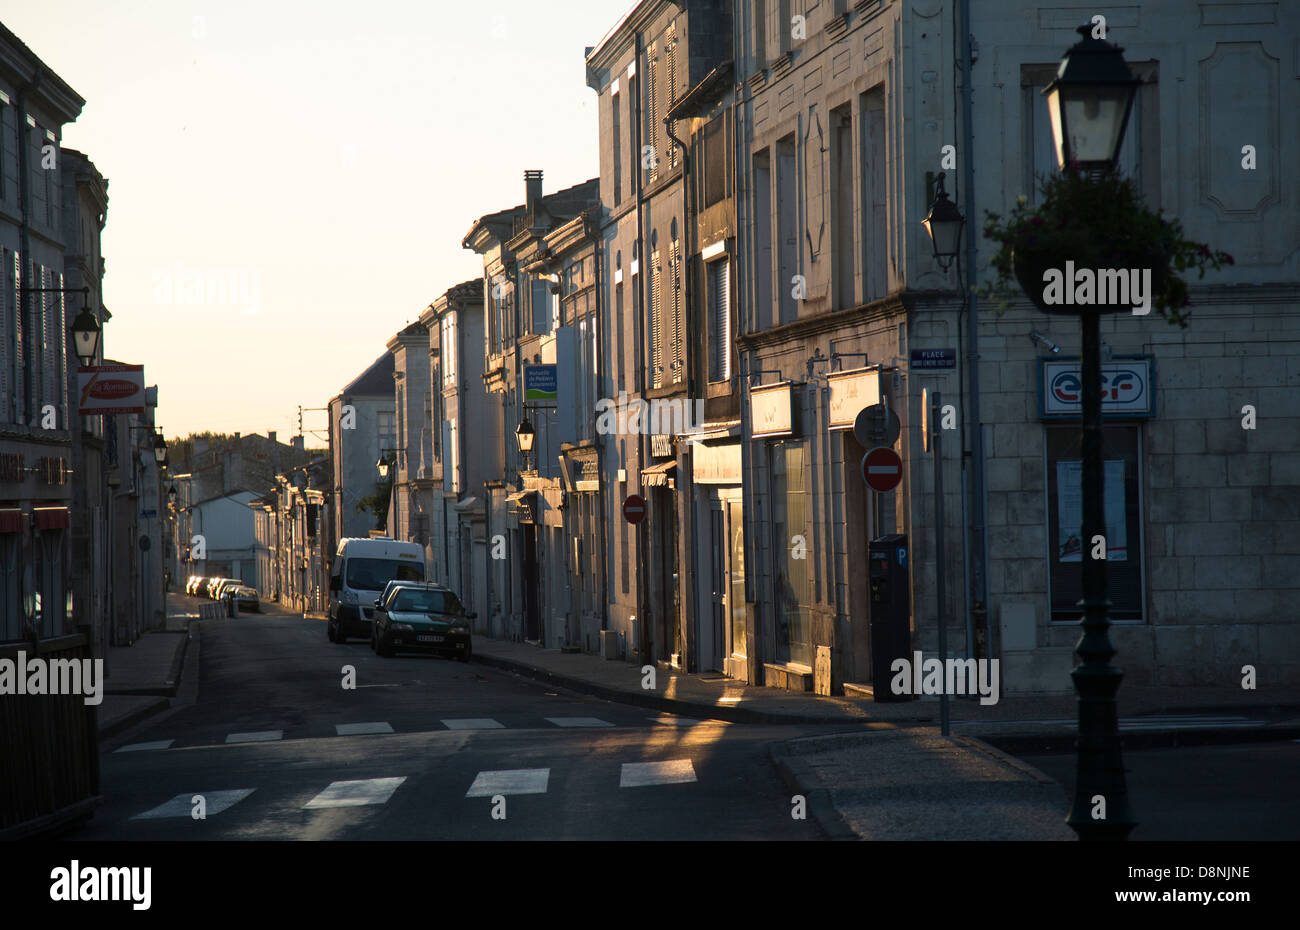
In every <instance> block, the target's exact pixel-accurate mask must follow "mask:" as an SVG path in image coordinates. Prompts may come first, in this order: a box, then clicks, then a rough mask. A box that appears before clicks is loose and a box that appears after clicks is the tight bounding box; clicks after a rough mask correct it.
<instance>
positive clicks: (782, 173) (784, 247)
mask: <svg viewBox="0 0 1300 930" xmlns="http://www.w3.org/2000/svg"><path fill="white" fill-rule="evenodd" d="M776 154H777V162H776V235H777V243H776V245H777V259H778V270H777V281H776V286H777V292H776V293H777V299H778V302H779V303H778V305H779V307H780V320H779V322H781V323H792V322H794V321H795V320H796V319H798V316H799V305H798V304H797V303H796V302H795V297H794V283H793V279H794V276H795V275H796V274H797V273H798V271H799V228H798V226H799V212H798V207H799V194H798V178H797V177H796V176H795V172H796V169H797V167H798V164H797V162H796V158H795V143H794V136H786V137H785V138H784V139H781V140H780V141H778V142H777V144H776Z"/></svg>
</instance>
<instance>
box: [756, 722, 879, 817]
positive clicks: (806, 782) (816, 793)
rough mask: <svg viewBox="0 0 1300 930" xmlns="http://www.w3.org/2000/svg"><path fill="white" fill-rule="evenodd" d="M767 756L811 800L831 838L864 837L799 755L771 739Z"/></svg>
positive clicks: (795, 789) (794, 788) (810, 806)
mask: <svg viewBox="0 0 1300 930" xmlns="http://www.w3.org/2000/svg"><path fill="white" fill-rule="evenodd" d="M767 755H768V758H769V759H771V760H772V765H773V766H775V767H776V771H777V774H778V775H779V776H780V777H781V781H782V782H783V783H784V784H785V786H786V788H787V789H789V790H790V791H793V792H794V793H795V794H802V795H803V796H804V798H805V799H806V800H807V802H808V810H809V811H810V812H811V813H812V815H813V819H814V820H816V821H817V825H818V826H819V827H821V829H822V832H823V833H825V834H826V838H827V839H828V840H855V841H856V840H861V839H862V837H860V836H858V834H857V833H855V832H853V829H852V828H851V827H850V826H849V825H848V823H847V821H845V820H844V817H843V816H842V815H841V814H840V812H839V810H838V809H837V808H836V807H835V803H834V801H832V800H831V793H830V792H829V791H828V790H826V789H825V788H823V787H821V780H820V779H819V778H818V777H817V773H816V772H814V771H813V770H812V766H810V765H809V764H808V763H807V762H804V761H803V760H802V759H799V758H796V756H795V755H794V754H792V753H791V752H790V749H789V747H788V746H787V745H786V744H785V743H768V746H767Z"/></svg>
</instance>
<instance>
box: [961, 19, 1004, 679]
mask: <svg viewBox="0 0 1300 930" xmlns="http://www.w3.org/2000/svg"><path fill="white" fill-rule="evenodd" d="M958 10H959V12H960V25H959V27H958V32H959V34H960V35H961V41H962V70H963V74H962V95H961V109H962V150H963V151H964V152H965V155H966V157H965V158H964V159H963V160H962V187H963V188H964V190H963V191H962V200H963V202H964V209H965V213H966V222H967V224H968V225H969V224H970V223H972V222H973V221H974V217H975V159H974V152H975V127H974V125H973V123H972V115H971V111H972V107H973V100H974V93H975V88H974V81H973V77H972V74H971V68H972V64H973V62H972V55H973V49H972V42H971V33H970V0H960V3H959V5H958ZM965 270H966V280H965V286H966V312H967V316H968V318H969V321H970V343H969V347H970V348H969V351H968V352H967V355H966V370H967V375H968V377H969V378H970V421H971V484H972V486H973V487H972V493H971V495H970V504H971V527H970V537H969V545H970V551H971V575H972V581H973V583H974V591H973V592H971V593H968V596H969V597H970V598H971V603H970V607H969V611H968V614H967V620H966V628H967V631H968V632H969V633H973V632H974V631H975V630H978V629H979V628H980V627H983V629H984V630H985V636H986V640H985V645H984V655H985V656H993V655H994V654H995V653H994V650H993V636H992V630H991V629H990V627H989V624H988V559H987V557H986V553H987V551H988V527H987V526H986V525H985V508H986V503H987V493H988V492H987V489H986V487H985V483H984V425H983V423H982V421H981V419H980V369H979V358H980V356H979V303H978V300H977V299H976V296H975V236H974V235H973V233H972V232H970V231H967V234H966V269H965ZM968 591H969V589H968ZM968 648H972V647H970V645H969V642H968ZM976 651H977V650H976Z"/></svg>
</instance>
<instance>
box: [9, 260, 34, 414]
mask: <svg viewBox="0 0 1300 930" xmlns="http://www.w3.org/2000/svg"><path fill="white" fill-rule="evenodd" d="M6 264H7V267H6V269H5V271H6V273H7V275H8V276H9V278H10V280H11V281H12V282H13V290H12V291H11V292H10V293H11V294H12V295H13V304H12V305H13V308H14V383H13V392H14V422H15V423H23V422H25V417H26V416H27V377H26V376H27V373H26V370H25V369H24V367H23V366H24V365H25V363H26V351H27V347H26V345H25V341H26V339H27V338H28V335H27V334H28V332H29V331H30V330H29V326H28V323H27V302H26V301H24V300H23V293H22V290H21V288H22V284H23V261H22V256H21V255H19V254H18V253H17V252H10V253H9V261H8V262H7V263H6Z"/></svg>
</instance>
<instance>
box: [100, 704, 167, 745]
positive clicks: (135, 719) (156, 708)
mask: <svg viewBox="0 0 1300 930" xmlns="http://www.w3.org/2000/svg"><path fill="white" fill-rule="evenodd" d="M171 706H172V702H171V700H170V699H169V698H165V697H160V698H158V700H156V701H153V702H151V703H149V704H146V705H145V706H144V707H141V708H139V709H138V710H134V711H132V712H131V713H129V714H126V715H125V716H122V717H119V718H118V719H117V720H114V721H113V722H112V723H109V724H107V725H105V726H103V727H101V728H100V729H99V740H98V741H99V742H101V743H102V742H103V741H104V740H106V739H109V738H111V737H114V736H116V735H117V734H119V733H121V732H122V731H123V730H129V729H130V728H131V727H133V726H135V725H136V724H137V723H139V722H140V721H142V720H146V719H148V718H149V717H152V716H153V715H154V714H157V713H161V712H162V711H164V710H166V709H167V708H169V707H171Z"/></svg>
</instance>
